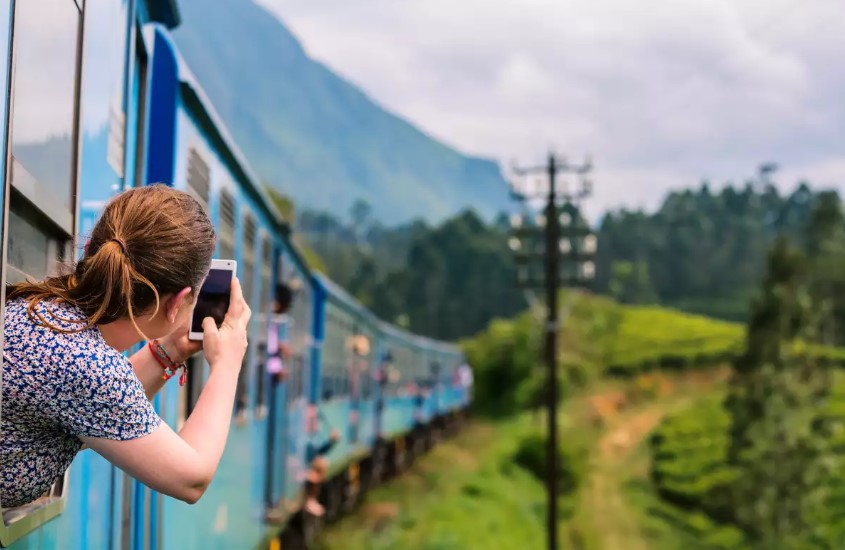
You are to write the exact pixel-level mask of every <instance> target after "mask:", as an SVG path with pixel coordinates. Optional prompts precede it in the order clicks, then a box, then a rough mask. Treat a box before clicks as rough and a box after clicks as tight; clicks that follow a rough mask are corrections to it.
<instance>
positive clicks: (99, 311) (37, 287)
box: [7, 185, 214, 338]
mask: <svg viewBox="0 0 845 550" xmlns="http://www.w3.org/2000/svg"><path fill="white" fill-rule="evenodd" d="M213 249H214V229H213V227H212V225H211V222H210V220H209V219H208V216H207V215H206V214H205V211H204V210H203V209H202V207H201V206H200V205H199V203H197V201H196V200H194V199H193V198H192V197H191V196H190V195H188V194H187V193H183V192H181V191H177V190H175V189H172V188H170V187H166V186H163V185H155V186H150V187H142V188H136V189H132V190H130V191H126V192H124V193H122V194H120V195H118V196H117V197H116V198H115V199H113V200H112V202H110V203H109V205H108V206H107V207H106V209H105V211H104V212H103V216H102V218H100V220H99V221H98V222H97V224H96V225H95V226H94V229H93V231H92V233H91V240H90V241H89V243H88V246H87V247H86V250H85V255H84V257H83V258H82V259H81V260H80V261H79V263H77V264H76V267H75V268H74V270H73V272H72V273H71V274H68V275H62V276H58V277H49V278H47V279H45V280H43V281H35V282H25V283H20V284H16V285H12V286H11V287H10V288H9V291H8V292H7V299H15V298H24V299H26V300H27V312H28V314H29V316H30V318H31V319H33V321H36V322H39V323H41V324H44V325H45V326H48V327H50V328H51V329H53V330H55V331H58V332H63V333H72V332H79V331H82V330H85V329H87V328H89V327H91V326H93V325H98V324H106V323H111V322H114V321H117V320H118V319H124V318H128V319H129V320H130V321H131V322H132V324H133V326H134V327H135V329H136V330H138V332H139V334H141V335H142V336H144V334H143V332H142V331H141V330H140V328H139V327H138V324H137V321H136V316H137V315H139V314H147V313H151V314H152V315H155V314H157V313H158V312H159V310H160V309H161V295H162V293H168V292H178V291H179V290H181V289H182V288H185V287H191V288H196V287H197V286H199V284H200V283H201V282H202V279H203V278H204V277H205V274H206V273H207V271H208V268H209V266H210V263H211V254H212V251H213ZM45 300H57V301H60V302H65V303H69V304H72V305H74V306H76V307H78V308H79V309H80V310H81V311H82V312H83V313H84V314H85V319H82V320H72V319H63V318H61V317H59V316H58V315H56V314H55V313H53V312H52V311H50V310H49V309H47V311H48V313H49V316H51V317H53V318H54V319H58V320H61V321H67V322H71V323H78V324H79V325H80V326H79V328H77V329H62V328H61V327H58V326H56V325H55V324H54V323H52V322H50V320H49V319H47V318H46V317H45V315H44V314H43V313H42V312H41V311H39V309H38V308H37V306H38V304H39V303H41V302H43V301H45ZM144 337H145V338H146V336H144Z"/></svg>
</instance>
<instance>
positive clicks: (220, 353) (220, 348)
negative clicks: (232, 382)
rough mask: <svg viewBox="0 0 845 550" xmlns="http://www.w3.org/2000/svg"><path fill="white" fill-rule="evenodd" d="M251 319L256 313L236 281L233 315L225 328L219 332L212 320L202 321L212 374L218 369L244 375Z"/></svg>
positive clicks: (227, 315) (223, 325)
mask: <svg viewBox="0 0 845 550" xmlns="http://www.w3.org/2000/svg"><path fill="white" fill-rule="evenodd" d="M251 316H252V311H251V310H250V309H249V306H248V305H247V304H246V302H245V301H244V295H243V292H242V291H241V283H240V281H238V279H237V278H234V279H232V294H231V299H230V300H229V311H227V312H226V317H224V318H223V324H222V325H220V328H219V329H218V328H217V324H216V323H215V322H214V319H212V318H211V317H206V318H205V319H203V321H202V329H203V333H204V334H203V339H204V340H203V351H204V352H205V359H206V361H208V364H209V366H211V370H212V371H214V369H216V368H218V367H220V368H224V369H234V371H235V372H238V371H240V369H241V362H242V361H243V358H244V354H245V353H246V347H247V327H248V325H249V318H250V317H251Z"/></svg>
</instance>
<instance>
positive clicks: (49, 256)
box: [6, 193, 68, 283]
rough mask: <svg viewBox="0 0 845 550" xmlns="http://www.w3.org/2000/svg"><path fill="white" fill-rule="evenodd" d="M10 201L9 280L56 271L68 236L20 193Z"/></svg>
mask: <svg viewBox="0 0 845 550" xmlns="http://www.w3.org/2000/svg"><path fill="white" fill-rule="evenodd" d="M10 202H11V206H10V208H9V233H8V238H9V241H8V251H7V255H8V256H7V261H8V270H7V273H6V282H7V283H16V282H22V281H24V280H25V278H26V277H32V278H36V279H40V278H43V277H45V276H46V275H48V274H53V273H54V272H55V267H56V260H64V259H65V249H66V248H67V242H68V240H67V237H66V236H64V235H62V232H61V231H58V230H56V228H55V227H54V226H53V224H52V223H51V222H50V221H49V220H47V219H46V217H44V216H43V215H42V214H41V213H39V212H38V211H37V210H36V209H35V208H33V207H32V206H31V205H29V203H28V201H26V200H23V199H22V198H21V197H20V196H19V195H18V194H17V193H12V197H11V201H10Z"/></svg>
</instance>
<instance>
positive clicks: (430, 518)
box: [317, 416, 545, 550]
mask: <svg viewBox="0 0 845 550" xmlns="http://www.w3.org/2000/svg"><path fill="white" fill-rule="evenodd" d="M533 429H534V428H533V427H532V425H531V421H530V419H529V418H528V417H525V416H521V417H518V418H516V419H511V420H507V421H502V422H496V423H491V422H485V421H474V422H472V423H470V424H469V425H468V426H467V427H466V428H465V429H464V431H463V432H462V433H461V434H460V435H458V436H457V437H456V438H455V439H453V440H450V441H446V442H444V443H442V444H440V445H439V446H437V447H436V448H435V449H434V450H432V451H431V452H430V453H429V454H428V455H426V456H424V457H422V458H421V459H420V460H418V461H417V463H416V464H415V465H414V466H413V467H412V468H411V469H410V470H409V471H407V472H405V473H404V474H403V475H401V476H400V477H399V478H397V479H395V480H393V481H391V482H390V483H388V484H386V485H385V486H382V487H380V488H377V489H375V490H374V491H373V492H371V493H370V494H369V495H367V498H366V500H365V502H364V503H363V504H362V506H361V508H360V509H359V510H358V511H357V512H356V513H355V514H353V515H351V516H349V517H347V518H344V519H343V520H341V521H340V522H339V523H338V524H337V525H333V526H331V527H329V529H328V530H327V531H326V532H325V533H323V534H322V535H321V538H320V540H319V541H318V545H317V548H319V549H322V550H329V549H340V548H343V549H344V550H346V549H349V550H355V549H361V550H364V549H366V550H379V549H393V548H406V549H420V550H453V549H454V550H458V549H460V550H468V549H474V548H478V549H490V550H497V549H501V550H513V549H516V548H527V549H532V548H542V547H543V544H544V542H543V541H544V538H543V525H544V523H543V521H544V513H545V501H544V493H543V487H542V486H541V484H540V483H539V482H538V481H537V480H536V479H535V478H534V477H533V476H532V475H531V474H530V473H528V472H526V471H524V470H522V469H521V468H519V467H516V466H514V465H513V464H512V461H511V458H512V456H513V453H514V451H515V450H516V446H517V443H518V442H519V440H520V439H521V438H522V437H524V435H525V434H527V433H530V432H531V431H532V430H533Z"/></svg>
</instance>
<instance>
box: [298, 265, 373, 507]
mask: <svg viewBox="0 0 845 550" xmlns="http://www.w3.org/2000/svg"><path fill="white" fill-rule="evenodd" d="M313 281H314V284H315V299H314V312H315V313H314V320H315V333H316V335H317V346H316V347H315V355H314V358H313V364H314V365H315V366H316V367H318V369H319V370H318V371H317V372H315V373H314V381H315V384H314V385H313V387H312V391H313V394H312V396H311V397H312V403H313V404H314V406H315V408H314V415H315V418H314V419H313V422H312V425H311V426H310V428H309V432H308V437H309V445H311V446H312V449H313V448H316V447H319V446H320V445H321V444H323V443H324V442H325V441H326V440H327V439H328V438H329V437H330V435H331V432H332V430H337V432H338V435H339V436H340V438H339V440H338V443H337V444H335V446H334V447H333V448H332V449H331V451H330V452H329V454H328V455H327V457H326V458H327V459H328V461H329V465H330V466H329V471H328V474H327V476H326V477H327V479H328V480H329V481H328V482H327V483H325V484H324V486H323V491H322V500H323V502H324V503H325V507H326V519H328V520H333V519H334V518H336V517H337V516H338V515H340V513H341V512H343V511H344V509H345V508H349V507H351V506H352V505H353V504H354V503H355V502H356V501H357V499H358V497H359V495H360V494H361V492H362V489H364V488H365V486H366V485H367V484H368V483H369V482H370V472H371V454H372V448H373V445H374V444H375V441H376V431H375V428H376V425H375V422H376V420H375V419H376V403H375V392H376V391H377V383H376V380H375V360H376V359H375V358H376V349H375V346H376V344H377V342H378V338H379V333H378V328H379V323H378V320H377V319H376V318H375V317H374V316H373V314H372V313H371V312H370V311H368V310H367V309H366V308H365V307H364V306H363V305H361V304H360V303H359V302H358V301H356V300H355V299H354V298H352V297H351V296H350V295H349V294H347V293H346V292H345V291H344V290H343V289H341V288H340V287H339V286H337V285H336V284H334V283H333V282H332V281H330V280H329V279H327V278H326V277H324V276H322V275H319V274H315V275H314V276H313Z"/></svg>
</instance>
